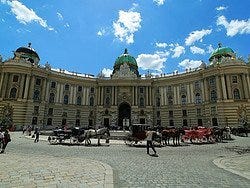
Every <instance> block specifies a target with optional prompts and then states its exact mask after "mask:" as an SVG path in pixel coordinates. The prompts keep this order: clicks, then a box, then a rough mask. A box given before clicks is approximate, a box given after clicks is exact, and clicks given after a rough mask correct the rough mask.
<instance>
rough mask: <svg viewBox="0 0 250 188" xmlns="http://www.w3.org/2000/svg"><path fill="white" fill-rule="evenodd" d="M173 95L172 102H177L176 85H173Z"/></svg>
mask: <svg viewBox="0 0 250 188" xmlns="http://www.w3.org/2000/svg"><path fill="white" fill-rule="evenodd" d="M173 90H174V96H173V104H177V87H176V86H173Z"/></svg>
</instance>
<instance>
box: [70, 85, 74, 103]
mask: <svg viewBox="0 0 250 188" xmlns="http://www.w3.org/2000/svg"><path fill="white" fill-rule="evenodd" d="M69 91H70V94H69V104H73V103H74V102H73V93H74V86H72V85H71V86H70V90H69Z"/></svg>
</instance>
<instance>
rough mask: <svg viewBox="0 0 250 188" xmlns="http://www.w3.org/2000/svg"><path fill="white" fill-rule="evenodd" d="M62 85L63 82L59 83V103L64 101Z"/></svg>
mask: <svg viewBox="0 0 250 188" xmlns="http://www.w3.org/2000/svg"><path fill="white" fill-rule="evenodd" d="M64 87H65V85H64V84H60V92H59V93H60V97H59V102H60V103H63V102H64V94H63V91H64Z"/></svg>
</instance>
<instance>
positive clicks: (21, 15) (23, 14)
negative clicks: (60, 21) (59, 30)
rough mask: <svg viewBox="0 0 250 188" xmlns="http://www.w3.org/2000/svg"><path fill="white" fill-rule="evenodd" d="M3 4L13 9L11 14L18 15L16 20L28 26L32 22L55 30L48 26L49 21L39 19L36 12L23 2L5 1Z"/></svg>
mask: <svg viewBox="0 0 250 188" xmlns="http://www.w3.org/2000/svg"><path fill="white" fill-rule="evenodd" d="M1 2H2V3H7V4H8V5H9V6H10V7H11V12H12V13H13V14H15V15H16V19H17V20H18V21H19V22H20V23H22V24H27V23H31V22H37V23H38V24H40V25H41V26H42V27H44V28H47V29H48V30H54V28H52V27H51V26H48V24H47V21H46V20H44V19H42V18H41V17H39V16H38V15H37V14H36V13H35V11H34V10H32V9H29V8H27V7H26V6H25V5H23V4H22V3H21V2H19V1H17V0H14V1H4V0H1Z"/></svg>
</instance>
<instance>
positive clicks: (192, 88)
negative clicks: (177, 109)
mask: <svg viewBox="0 0 250 188" xmlns="http://www.w3.org/2000/svg"><path fill="white" fill-rule="evenodd" d="M189 87H190V103H194V85H193V83H190V85H189Z"/></svg>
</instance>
